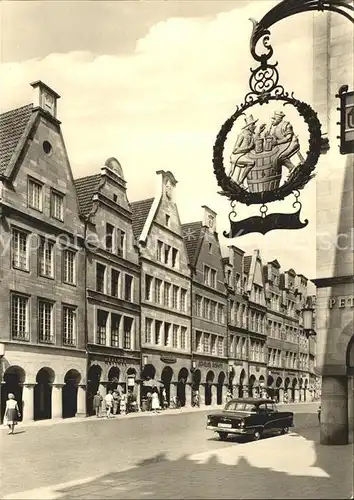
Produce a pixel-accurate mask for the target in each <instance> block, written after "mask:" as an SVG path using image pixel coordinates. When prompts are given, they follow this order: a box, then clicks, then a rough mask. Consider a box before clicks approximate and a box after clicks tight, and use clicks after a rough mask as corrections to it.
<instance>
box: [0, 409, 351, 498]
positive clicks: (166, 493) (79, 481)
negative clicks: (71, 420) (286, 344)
mask: <svg viewBox="0 0 354 500" xmlns="http://www.w3.org/2000/svg"><path fill="white" fill-rule="evenodd" d="M317 407H318V403H313V404H312V403H307V404H298V405H296V404H288V405H286V408H288V409H289V410H290V411H294V413H295V427H294V428H293V432H291V433H290V434H288V435H285V436H275V437H270V438H265V439H262V440H261V441H258V442H244V441H240V440H239V439H237V438H233V437H231V438H230V439H229V440H228V441H225V442H224V441H220V440H219V438H218V437H217V436H216V435H215V434H214V433H213V432H210V431H207V430H206V429H205V424H206V418H205V417H206V414H207V413H208V412H209V411H210V410H211V409H210V408H208V409H202V408H201V409H183V410H182V411H180V410H170V411H167V412H164V413H161V414H158V415H154V414H145V413H143V414H135V415H134V414H132V415H131V416H130V417H129V415H128V416H124V417H118V418H117V419H109V420H107V419H91V418H89V419H83V420H82V421H78V419H75V424H73V425H68V422H66V424H63V425H55V424H53V425H36V426H33V425H32V426H28V427H27V428H25V426H24V425H23V426H21V427H20V426H19V430H18V433H17V434H14V435H13V436H8V435H6V433H1V434H0V440H1V452H2V453H1V455H2V457H4V458H5V459H4V460H2V464H1V465H2V467H1V493H0V495H1V498H2V499H7V500H10V499H17V498H18V499H32V498H33V499H34V498H36V499H74V498H75V499H76V498H78V499H80V498H81V499H83V498H85V499H91V498H92V499H95V498H111V499H113V498H117V499H120V498H124V499H126V498H127V499H130V498H135V499H140V498H157V499H158V498H186V499H189V498H190V499H197V498H208V499H209V498H230V499H231V498H232V499H235V498H246V499H247V498H285V497H286V498H341V499H342V498H350V497H351V495H352V482H353V468H352V458H353V449H352V446H338V447H336V446H334V447H333V446H330V447H328V446H322V445H320V444H319V426H318V421H317V415H316V410H317ZM218 409H219V408H218ZM213 410H214V411H215V408H213ZM143 416H144V417H148V418H142V417H143Z"/></svg>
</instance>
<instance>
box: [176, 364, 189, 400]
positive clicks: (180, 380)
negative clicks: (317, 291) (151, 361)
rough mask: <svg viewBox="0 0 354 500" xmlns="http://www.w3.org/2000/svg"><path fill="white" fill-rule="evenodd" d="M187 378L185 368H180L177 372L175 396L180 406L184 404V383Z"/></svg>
mask: <svg viewBox="0 0 354 500" xmlns="http://www.w3.org/2000/svg"><path fill="white" fill-rule="evenodd" d="M187 379H188V370H187V368H181V370H180V371H179V373H178V383H177V398H178V401H179V402H180V405H181V406H185V405H186V383H187Z"/></svg>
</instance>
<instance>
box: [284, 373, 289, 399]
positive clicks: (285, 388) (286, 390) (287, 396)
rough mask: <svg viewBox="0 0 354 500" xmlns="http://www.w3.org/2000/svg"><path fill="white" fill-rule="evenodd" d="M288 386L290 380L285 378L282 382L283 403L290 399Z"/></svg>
mask: <svg viewBox="0 0 354 500" xmlns="http://www.w3.org/2000/svg"><path fill="white" fill-rule="evenodd" d="M289 386H290V378H289V377H286V379H285V380H284V401H285V402H288V401H289V398H290V394H289V392H290V391H289Z"/></svg>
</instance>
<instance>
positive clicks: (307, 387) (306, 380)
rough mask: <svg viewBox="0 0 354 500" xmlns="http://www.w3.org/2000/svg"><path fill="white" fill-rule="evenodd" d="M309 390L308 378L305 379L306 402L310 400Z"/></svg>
mask: <svg viewBox="0 0 354 500" xmlns="http://www.w3.org/2000/svg"><path fill="white" fill-rule="evenodd" d="M308 389H309V381H308V379H307V378H306V379H305V382H304V401H307V400H308V395H309V394H308Z"/></svg>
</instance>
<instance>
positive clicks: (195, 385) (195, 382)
mask: <svg viewBox="0 0 354 500" xmlns="http://www.w3.org/2000/svg"><path fill="white" fill-rule="evenodd" d="M201 380H202V374H201V371H200V370H194V372H193V377H192V389H193V391H199V386H200V382H201Z"/></svg>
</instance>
